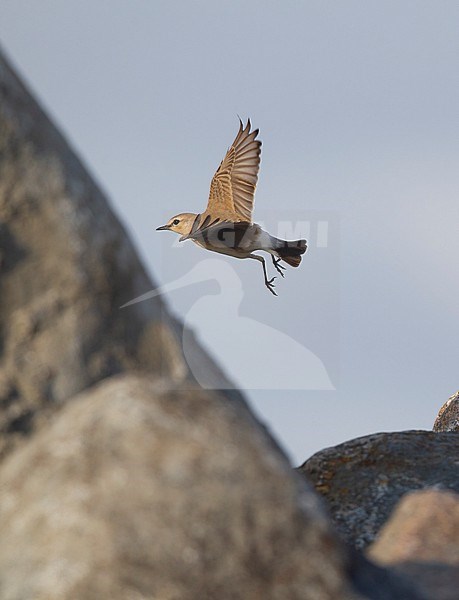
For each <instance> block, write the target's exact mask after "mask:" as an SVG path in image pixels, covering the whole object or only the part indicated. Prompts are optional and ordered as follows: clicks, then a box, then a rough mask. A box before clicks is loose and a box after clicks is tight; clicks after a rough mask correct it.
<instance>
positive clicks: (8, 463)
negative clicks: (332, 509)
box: [0, 375, 418, 600]
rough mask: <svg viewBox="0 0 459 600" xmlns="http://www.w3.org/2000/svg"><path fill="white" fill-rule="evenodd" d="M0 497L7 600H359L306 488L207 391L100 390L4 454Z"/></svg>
mask: <svg viewBox="0 0 459 600" xmlns="http://www.w3.org/2000/svg"><path fill="white" fill-rule="evenodd" d="M0 490H1V494H0V531H1V543H0V598H1V599H2V600H22V599H24V598H33V599H34V600H44V599H46V600H53V599H55V600H81V599H83V598H84V600H92V599H94V600H96V599H97V600H101V599H104V598H107V599H108V598H110V600H117V599H119V600H124V599H126V598H136V599H143V598H145V599H147V598H148V599H150V598H151V599H153V598H161V599H162V600H163V599H164V600H166V599H180V600H186V599H190V600H192V599H196V600H197V599H199V600H206V599H208V600H215V599H216V598H219V599H222V600H225V599H230V598H244V599H247V600H249V599H251V598H253V599H258V598H266V599H270V598H272V599H277V600H286V599H292V600H293V599H298V600H326V599H329V600H340V599H343V600H345V599H351V598H358V597H360V596H358V595H357V593H354V592H352V583H351V579H350V577H349V574H348V569H349V557H348V555H347V551H346V550H345V548H344V547H343V546H342V545H341V544H340V542H339V541H338V540H337V538H336V536H335V534H334V532H333V530H332V528H331V525H330V522H329V519H328V517H327V515H326V513H325V511H324V510H323V508H322V506H321V502H320V500H319V498H318V496H317V495H316V493H315V492H314V490H313V489H312V487H311V486H309V484H307V482H306V481H304V479H303V478H301V477H299V476H298V475H295V474H294V473H292V471H291V469H290V467H289V465H288V464H287V462H286V461H285V459H284V458H283V457H282V456H281V455H280V454H279V453H278V452H276V451H275V450H274V449H273V447H272V444H271V441H270V440H269V438H268V437H267V435H266V434H265V433H264V432H263V431H262V430H261V429H260V428H259V427H257V426H256V424H255V422H254V421H252V420H251V418H250V417H249V415H248V414H247V413H246V411H245V409H244V407H243V406H242V405H241V404H239V403H235V402H232V401H229V400H225V399H224V398H223V397H221V396H216V395H215V394H214V393H211V392H206V391H202V390H199V389H195V390H187V391H177V390H176V389H175V388H174V387H171V384H170V383H169V382H168V381H167V380H164V379H162V380H160V379H157V378H151V377H150V378H148V377H145V376H143V377H142V376H133V375H124V376H117V377H115V378H112V379H111V380H108V381H106V382H103V383H101V384H99V386H97V387H96V388H93V389H91V390H89V391H87V392H84V393H82V394H81V395H80V396H79V397H77V398H74V399H73V400H72V402H70V403H67V404H66V405H65V406H64V407H63V408H62V409H61V411H60V412H59V414H58V415H57V417H55V420H54V421H53V423H52V424H51V425H49V426H48V427H46V428H44V429H42V431H41V432H39V433H38V434H36V435H35V436H34V437H33V438H32V439H31V440H30V441H29V442H28V443H27V444H24V445H23V446H22V447H21V448H19V449H16V450H15V452H13V453H10V455H9V456H8V457H7V458H6V459H5V460H4V462H3V465H2V466H1V467H0ZM371 597H373V596H371ZM378 597H385V598H388V599H390V598H391V597H393V596H391V595H390V594H389V595H386V596H378ZM408 597H413V598H418V596H414V595H413V596H410V595H408V596H407V598H408Z"/></svg>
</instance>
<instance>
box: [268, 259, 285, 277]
mask: <svg viewBox="0 0 459 600" xmlns="http://www.w3.org/2000/svg"><path fill="white" fill-rule="evenodd" d="M271 258H272V259H273V265H274V267H275V269H276V271H277V272H278V273H280V274H281V275H282V277H285V275H284V273H283V271H285V267H284V265H280V264H279V263H280V261H281V259H280V258H278V259H275V258H274V256H272V255H271Z"/></svg>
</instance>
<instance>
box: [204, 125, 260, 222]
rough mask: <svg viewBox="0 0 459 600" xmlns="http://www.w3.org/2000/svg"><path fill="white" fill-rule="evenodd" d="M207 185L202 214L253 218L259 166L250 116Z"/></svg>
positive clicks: (257, 144)
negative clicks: (206, 196)
mask: <svg viewBox="0 0 459 600" xmlns="http://www.w3.org/2000/svg"><path fill="white" fill-rule="evenodd" d="M239 123H240V126H239V131H238V134H237V136H236V139H235V140H234V142H233V143H232V145H231V148H230V149H229V150H228V152H227V153H226V156H225V158H224V159H223V160H222V162H221V163H220V166H219V167H218V169H217V172H216V173H215V175H214V177H213V179H212V182H211V184H210V194H209V202H208V204H207V208H206V211H205V214H209V215H224V216H225V217H226V218H228V217H230V218H231V217H232V219H233V220H234V221H248V222H251V221H252V210H253V196H254V194H255V187H256V185H257V180H258V169H259V168H260V154H261V142H260V141H259V140H257V139H255V138H256V137H257V135H258V129H255V130H254V131H250V127H251V124H250V119H248V120H247V125H246V126H245V128H244V126H243V125H242V121H241V120H240V119H239Z"/></svg>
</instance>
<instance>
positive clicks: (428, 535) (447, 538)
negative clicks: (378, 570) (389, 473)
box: [368, 489, 459, 600]
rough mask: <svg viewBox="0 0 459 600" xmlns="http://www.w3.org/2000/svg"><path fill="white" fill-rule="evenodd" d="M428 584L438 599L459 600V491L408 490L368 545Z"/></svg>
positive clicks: (382, 560)
mask: <svg viewBox="0 0 459 600" xmlns="http://www.w3.org/2000/svg"><path fill="white" fill-rule="evenodd" d="M368 556H369V557H370V558H371V559H372V560H374V561H375V562H376V563H378V564H380V565H384V566H390V567H391V568H393V569H394V570H395V571H396V572H397V573H400V574H403V575H405V576H407V577H409V578H411V579H412V580H413V581H416V582H417V584H418V585H419V586H420V587H422V590H423V594H424V595H425V596H426V597H427V598H431V599H432V600H455V599H456V598H457V593H458V590H459V494H457V493H454V492H449V491H444V490H433V489H430V490H423V491H418V492H413V493H409V494H406V495H405V496H404V497H403V498H402V499H401V501H400V502H399V503H398V505H397V506H396V508H395V510H394V512H393V513H392V515H391V516H390V518H389V520H388V521H387V523H386V524H385V525H384V526H383V528H382V530H381V531H380V533H379V535H378V537H377V539H376V541H375V542H374V543H373V544H372V545H371V546H370V547H369V548H368Z"/></svg>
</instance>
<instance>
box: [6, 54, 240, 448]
mask: <svg viewBox="0 0 459 600" xmlns="http://www.w3.org/2000/svg"><path fill="white" fill-rule="evenodd" d="M153 287H155V286H154V285H153V284H152V282H151V281H150V279H149V278H148V276H147V274H146V273H145V270H144V268H143V267H142V265H141V264H140V262H139V259H138V258H137V256H136V254H135V251H134V249H133V247H132V244H131V243H130V241H129V239H128V237H127V236H126V233H125V231H124V229H123V227H122V226H121V225H120V223H119V222H118V220H117V218H116V217H115V216H114V215H113V213H112V211H111V210H110V209H109V207H108V204H107V201H106V199H105V198H104V196H103V194H102V193H101V191H100V190H99V188H98V187H97V186H96V185H95V183H94V182H93V180H92V179H91V177H90V176H89V175H88V173H87V171H86V170H85V169H84V167H83V166H82V164H81V162H80V161H79V160H78V158H77V157H76V156H75V154H74V153H73V152H72V151H71V149H70V148H69V147H68V145H67V144H66V142H65V140H64V139H63V138H62V136H61V135H60V133H59V132H58V131H57V130H56V129H55V127H54V126H53V124H52V123H51V122H50V120H49V119H48V118H47V116H46V115H45V114H44V113H43V111H42V110H41V108H40V107H39V106H38V105H37V103H36V102H35V100H34V99H33V98H32V97H31V96H30V94H29V93H28V91H27V90H26V89H25V87H24V86H23V85H22V83H21V82H20V81H19V80H18V78H17V77H16V75H15V74H14V73H13V71H12V70H11V68H10V67H9V66H8V64H7V63H6V61H5V60H4V59H3V58H2V57H1V56H0V434H1V435H0V457H1V456H2V455H3V454H4V453H5V452H6V451H7V449H8V448H10V447H11V445H12V442H13V441H14V439H16V438H17V437H18V436H21V435H24V434H27V433H28V432H30V431H31V430H32V429H33V428H34V427H35V426H36V424H37V421H38V420H40V419H41V420H43V419H44V418H45V417H46V415H48V414H49V413H50V412H53V411H54V410H55V409H56V407H59V406H60V405H61V404H62V403H63V402H65V401H66V400H67V399H68V398H70V397H71V396H73V395H74V394H75V393H77V392H79V391H81V390H83V389H85V388H87V387H89V386H91V385H92V384H93V383H95V382H97V381H100V380H101V379H103V378H105V377H109V376H111V375H114V374H116V373H121V372H124V371H128V370H132V369H135V370H141V371H147V372H148V373H152V374H156V375H158V376H163V377H168V378H169V379H170V380H171V381H174V382H175V383H176V385H187V384H188V382H189V381H194V376H193V373H191V371H190V369H189V367H188V364H187V362H186V361H185V359H184V356H183V352H182V347H181V344H182V327H181V325H180V323H178V322H177V321H176V320H175V319H173V318H172V317H171V316H170V314H169V313H168V310H167V309H166V307H165V305H164V304H163V302H162V300H161V299H160V298H155V299H153V300H149V301H148V302H143V303H141V304H136V305H134V306H130V307H128V308H126V309H123V310H119V307H120V306H121V305H122V304H123V303H125V302H126V301H128V300H131V299H132V298H134V297H136V296H138V295H140V294H142V293H143V292H146V291H148V290H150V289H152V288H153ZM189 337H190V336H189V335H188V336H187V343H190V341H189ZM191 343H192V344H193V342H192V341H191ZM193 359H194V360H193V372H194V374H195V375H196V374H198V375H199V380H200V381H204V384H207V386H208V387H212V388H217V389H218V388H233V387H234V386H232V384H231V383H230V382H229V381H228V380H227V378H226V377H225V376H224V375H223V373H222V372H221V370H220V369H219V368H218V367H217V366H216V365H215V363H213V362H212V360H211V359H209V357H208V356H206V355H205V353H204V352H203V350H202V349H201V348H200V347H199V346H198V345H197V344H194V351H193ZM234 394H235V395H237V392H234Z"/></svg>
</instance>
